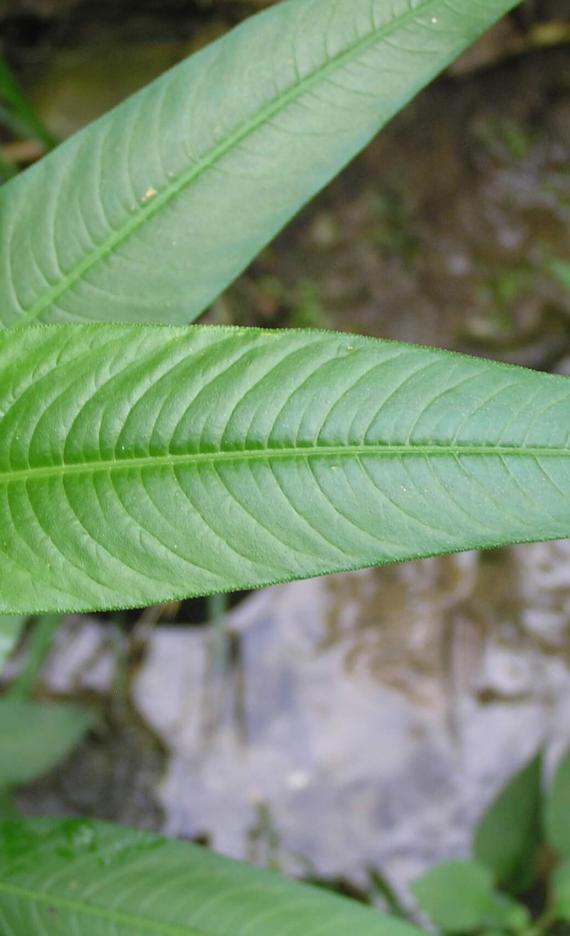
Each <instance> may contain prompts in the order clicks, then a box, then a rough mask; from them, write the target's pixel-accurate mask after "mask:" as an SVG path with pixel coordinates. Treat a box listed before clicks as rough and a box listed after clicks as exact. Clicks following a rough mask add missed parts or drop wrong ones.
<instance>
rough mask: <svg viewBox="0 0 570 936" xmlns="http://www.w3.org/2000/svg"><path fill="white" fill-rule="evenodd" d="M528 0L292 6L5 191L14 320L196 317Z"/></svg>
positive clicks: (9, 316)
mask: <svg viewBox="0 0 570 936" xmlns="http://www.w3.org/2000/svg"><path fill="white" fill-rule="evenodd" d="M516 3H517V0H477V3H474V2H473V0H453V2H450V0H287V2H284V3H281V4H278V5H277V6H275V7H273V8H271V9H269V10H267V11H265V12H263V13H260V14H258V15H257V16H254V17H251V18H250V19H249V20H247V21H246V22H245V23H244V24H242V25H241V26H240V27H238V28H236V29H234V30H232V31H231V32H230V33H228V34H227V35H226V36H225V37H223V38H222V39H220V40H218V41H217V42H215V43H213V44H212V45H210V46H208V47H207V48H206V49H204V50H202V51H200V52H199V53H197V54H195V55H193V56H192V57H190V58H189V59H187V60H186V61H185V62H183V63H182V64H181V65H179V66H177V67H176V68H174V69H173V70H171V71H169V72H167V73H166V74H165V75H164V76H162V77H161V78H159V79H158V80H157V81H156V82H154V83H153V84H151V85H149V86H148V87H147V88H145V89H144V90H143V91H141V92H140V93H138V94H136V95H134V96H133V97H132V98H130V99H129V100H127V101H126V102H125V103H123V104H122V105H121V106H120V107H118V108H116V109H115V110H113V111H112V112H110V113H109V114H107V115H106V116H105V117H103V118H102V119H100V120H99V121H97V122H96V123H94V124H93V125H91V126H90V127H88V128H87V129H86V130H84V131H82V132H80V133H79V134H77V135H76V136H75V137H73V138H72V139H71V140H69V141H68V142H67V143H65V144H64V145H62V146H61V147H59V148H58V150H57V151H56V152H54V153H53V154H51V155H50V156H49V157H47V158H45V159H43V160H42V161H41V163H39V164H38V165H37V166H35V167H33V168H32V169H30V170H28V171H27V172H25V173H23V174H22V175H21V176H20V177H18V178H17V179H15V180H14V181H12V182H10V183H9V184H8V185H7V186H5V187H3V188H2V190H1V191H0V327H2V326H3V327H10V326H11V325H14V324H16V323H20V324H24V323H25V324H27V323H30V322H38V321H42V322H65V321H86V320H87V321H92V320H97V321H151V322H152V321H156V320H157V318H160V320H161V321H162V322H165V323H180V324H183V323H187V322H190V321H192V320H193V319H194V318H195V317H196V316H197V315H198V314H199V313H200V312H201V311H202V310H203V309H204V308H205V307H206V306H207V305H208V303H209V302H210V301H211V300H212V299H213V298H214V297H215V296H216V295H218V293H219V292H220V291H221V290H222V289H223V288H224V287H225V286H226V285H227V284H228V283H229V282H230V281H231V280H232V279H233V278H234V277H235V276H236V275H237V274H238V273H239V272H240V271H241V270H243V268H244V267H245V266H246V265H247V264H248V263H249V262H250V261H251V260H252V259H253V258H254V257H255V256H256V254H257V253H258V252H259V250H260V249H261V248H262V247H263V246H264V244H266V243H267V242H268V241H269V240H270V239H271V238H272V237H273V236H274V235H275V234H276V233H277V232H278V231H279V230H280V229H281V227H282V226H283V225H284V224H285V223H286V222H287V221H288V220H289V219H290V218H291V217H292V216H293V215H294V214H295V213H296V212H297V211H298V210H299V208H300V207H301V206H302V205H303V204H304V203H305V202H306V201H307V200H308V199H310V198H311V197H312V196H313V195H314V194H315V193H316V192H317V191H318V190H319V189H321V188H322V187H323V186H324V185H325V184H326V183H327V182H328V181H329V180H330V179H331V178H332V177H333V176H334V175H335V174H336V173H338V172H339V171H340V169H342V167H343V166H344V165H345V164H346V163H347V162H348V161H349V160H350V159H351V158H352V157H353V156H354V155H355V154H356V153H357V152H358V151H359V150H360V149H361V148H362V147H363V146H365V144H366V143H367V142H368V141H369V140H370V139H371V137H372V136H373V135H374V134H375V133H376V132H377V131H378V130H379V129H380V128H381V127H382V126H383V125H384V124H385V123H386V121H387V120H389V118H390V117H392V116H393V115H394V114H395V113H396V112H397V111H398V110H399V109H400V108H401V107H403V106H404V105H405V104H406V102H407V101H408V100H410V98H412V97H413V96H414V95H415V94H416V93H417V92H418V91H419V90H420V89H421V88H422V87H423V86H424V85H426V84H427V83H428V82H429V81H430V80H431V79H432V78H433V77H434V76H435V75H436V74H437V73H438V72H439V71H441V69H443V68H444V67H445V66H446V65H447V64H448V63H449V62H451V61H452V60H453V59H454V58H455V57H456V56H457V55H458V54H459V53H460V52H461V51H462V50H463V49H464V48H465V47H467V46H468V45H470V43H471V42H472V41H473V40H474V39H475V38H476V37H477V36H478V35H479V34H480V33H482V32H483V31H484V30H485V29H487V28H488V27H489V26H491V25H492V23H493V22H495V21H496V20H497V19H499V18H500V17H501V16H502V15H503V14H504V13H506V12H507V11H508V10H509V9H511V8H512V7H514V6H515V5H516Z"/></svg>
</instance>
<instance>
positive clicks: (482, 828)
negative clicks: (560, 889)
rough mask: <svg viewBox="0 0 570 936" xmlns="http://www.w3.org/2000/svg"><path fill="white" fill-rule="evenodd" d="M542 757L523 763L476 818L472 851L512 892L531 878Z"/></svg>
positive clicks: (538, 823) (537, 841) (537, 833)
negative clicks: (483, 811)
mask: <svg viewBox="0 0 570 936" xmlns="http://www.w3.org/2000/svg"><path fill="white" fill-rule="evenodd" d="M541 777H542V758H541V756H540V755H539V756H537V757H535V758H533V760H532V761H531V762H530V763H529V764H526V765H525V766H524V767H523V769H522V770H520V771H519V772H518V773H517V774H516V775H515V776H514V777H513V778H512V779H511V780H510V781H509V782H508V783H507V785H506V786H505V787H504V788H503V789H502V790H501V792H500V793H499V795H498V796H497V798H496V799H495V800H494V802H493V803H492V804H491V806H490V807H489V809H488V810H487V812H486V813H485V815H484V816H483V818H482V820H481V821H480V823H479V825H478V827H477V829H476V832H475V838H474V842H473V855H474V857H475V858H476V859H477V861H479V862H480V863H481V864H484V865H486V866H487V867H488V868H490V870H491V871H492V872H493V874H494V876H495V881H496V882H497V883H498V884H500V885H501V886H502V887H504V888H505V889H506V890H509V891H512V892H513V893H515V894H518V893H521V892H523V891H524V890H526V889H527V888H528V887H529V886H530V885H531V884H532V882H533V881H534V878H535V875H536V870H537V865H536V861H537V852H538V848H539V846H540V838H541V828H540V826H541V821H540V808H541V792H542V791H541Z"/></svg>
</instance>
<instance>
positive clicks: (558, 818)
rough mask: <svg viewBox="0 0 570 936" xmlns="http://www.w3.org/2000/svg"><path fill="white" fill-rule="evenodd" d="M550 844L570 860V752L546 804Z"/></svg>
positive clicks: (547, 833)
mask: <svg viewBox="0 0 570 936" xmlns="http://www.w3.org/2000/svg"><path fill="white" fill-rule="evenodd" d="M544 818H545V826H546V835H547V838H548V842H549V844H550V845H552V847H553V848H554V850H555V851H557V852H558V853H559V854H560V855H564V856H565V857H567V858H570V751H568V753H567V754H566V755H565V756H564V757H563V758H562V760H561V761H560V763H559V765H558V769H557V770H556V773H555V775H554V779H553V781H552V785H551V787H550V790H549V791H548V795H547V797H546V804H545V817H544Z"/></svg>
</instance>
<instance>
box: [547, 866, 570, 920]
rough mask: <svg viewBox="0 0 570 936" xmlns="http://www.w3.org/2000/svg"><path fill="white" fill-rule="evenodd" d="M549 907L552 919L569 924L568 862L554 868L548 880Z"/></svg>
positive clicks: (569, 885) (569, 874)
mask: <svg viewBox="0 0 570 936" xmlns="http://www.w3.org/2000/svg"><path fill="white" fill-rule="evenodd" d="M550 906H551V908H552V911H553V917H554V919H556V920H566V921H567V922H568V923H570V860H567V861H565V862H564V863H563V864H561V865H560V866H559V867H558V868H556V870H555V871H554V873H553V875H552V877H551V879H550Z"/></svg>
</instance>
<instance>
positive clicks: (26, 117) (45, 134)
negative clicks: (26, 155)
mask: <svg viewBox="0 0 570 936" xmlns="http://www.w3.org/2000/svg"><path fill="white" fill-rule="evenodd" d="M0 102H2V104H3V105H4V107H2V108H0V113H1V117H2V120H3V121H4V122H5V123H6V124H7V126H9V127H10V128H11V129H12V130H14V131H15V132H16V133H22V134H23V135H24V136H28V135H29V136H31V137H34V138H35V139H37V140H40V142H41V143H43V144H44V145H45V146H46V147H47V148H48V149H51V148H52V147H53V146H55V145H56V142H57V141H56V140H55V139H54V137H53V136H52V135H51V133H50V132H49V131H48V130H46V128H45V127H44V126H43V124H42V122H41V121H40V120H38V118H37V116H36V114H35V113H34V111H33V108H31V107H30V105H29V104H28V102H27V100H26V98H25V96H24V94H23V93H22V90H21V88H20V86H19V84H18V82H17V81H16V79H15V78H14V75H13V74H12V72H11V70H10V68H9V67H8V64H7V62H6V61H5V60H4V59H3V58H2V56H1V55H0Z"/></svg>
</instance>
